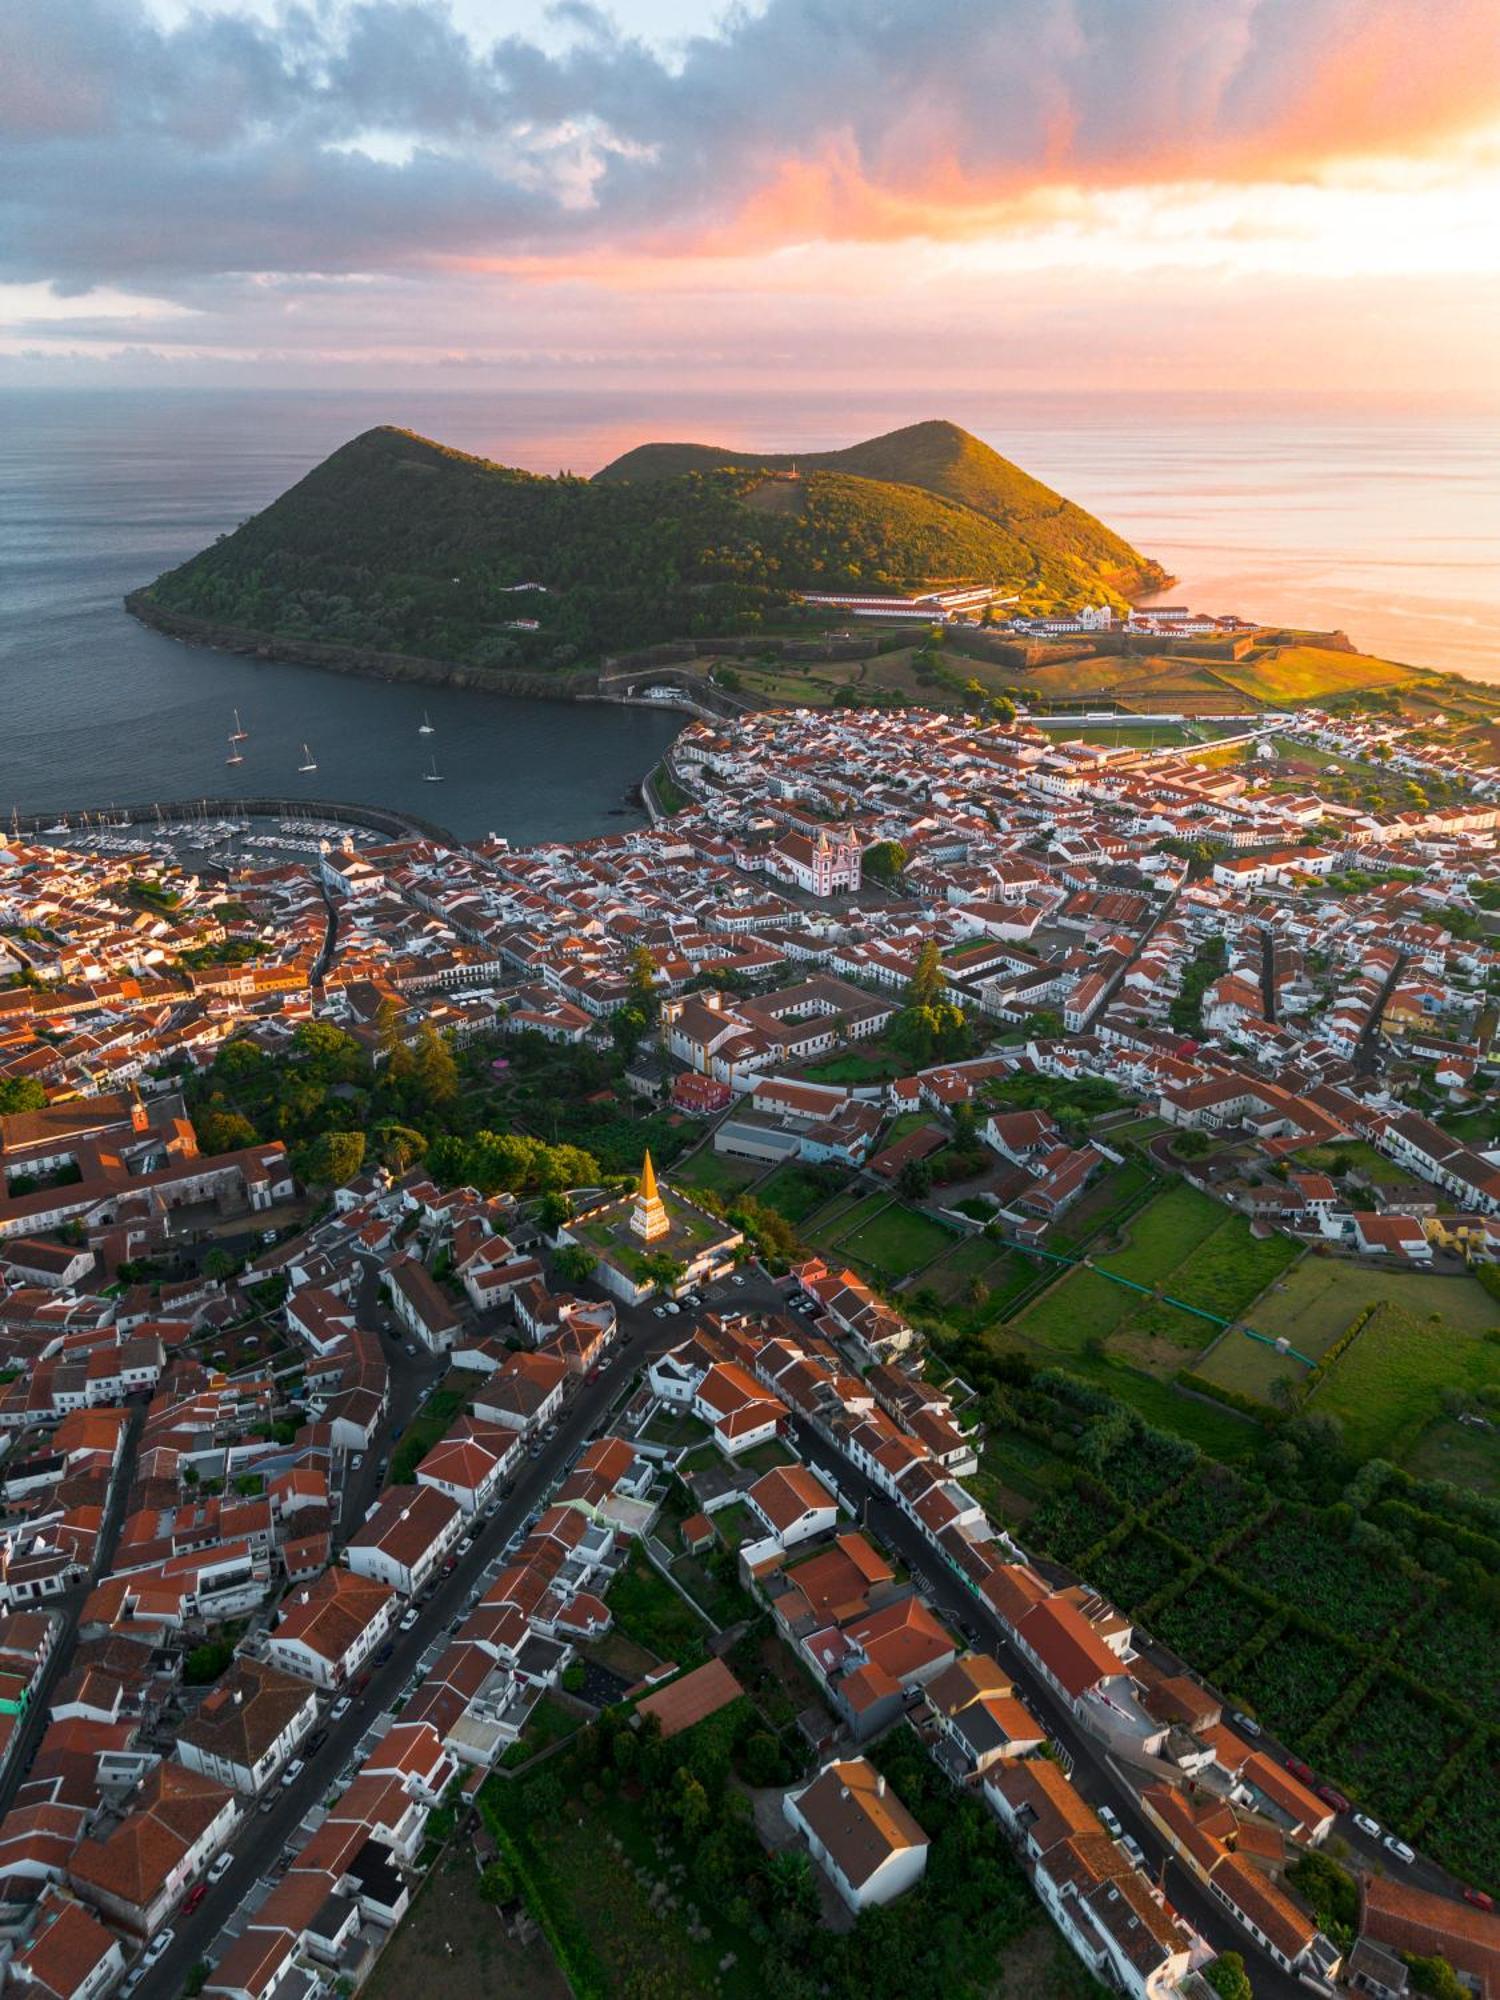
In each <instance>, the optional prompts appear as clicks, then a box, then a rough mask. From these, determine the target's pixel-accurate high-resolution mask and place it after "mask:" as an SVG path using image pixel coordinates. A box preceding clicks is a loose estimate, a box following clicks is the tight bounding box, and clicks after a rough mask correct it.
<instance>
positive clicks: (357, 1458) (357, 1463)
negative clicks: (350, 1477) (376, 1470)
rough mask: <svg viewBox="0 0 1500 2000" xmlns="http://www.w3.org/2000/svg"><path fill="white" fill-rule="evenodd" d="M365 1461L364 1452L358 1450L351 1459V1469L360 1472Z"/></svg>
mask: <svg viewBox="0 0 1500 2000" xmlns="http://www.w3.org/2000/svg"><path fill="white" fill-rule="evenodd" d="M364 1462H365V1455H364V1453H363V1452H362V1451H357V1452H356V1453H355V1454H354V1456H353V1458H351V1459H350V1461H349V1465H350V1468H351V1470H353V1471H355V1472H358V1471H359V1469H360V1467H361V1466H362V1465H363V1464H364Z"/></svg>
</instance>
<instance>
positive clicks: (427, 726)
mask: <svg viewBox="0 0 1500 2000" xmlns="http://www.w3.org/2000/svg"><path fill="white" fill-rule="evenodd" d="M417 734H418V736H431V735H433V734H434V730H433V727H432V723H431V721H430V720H429V719H428V714H427V711H426V709H425V708H424V709H423V710H422V721H421V725H420V727H419V728H418V730H417Z"/></svg>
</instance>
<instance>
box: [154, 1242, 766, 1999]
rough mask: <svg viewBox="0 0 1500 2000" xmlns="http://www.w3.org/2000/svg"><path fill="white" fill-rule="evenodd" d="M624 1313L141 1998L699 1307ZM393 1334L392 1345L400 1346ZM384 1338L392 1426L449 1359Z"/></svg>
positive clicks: (350, 1750) (291, 1828)
mask: <svg viewBox="0 0 1500 2000" xmlns="http://www.w3.org/2000/svg"><path fill="white" fill-rule="evenodd" d="M779 1302H780V1295H779V1294H778V1293H777V1292H776V1291H775V1290H774V1288H772V1287H771V1286H770V1285H769V1284H768V1283H767V1281H766V1280H764V1279H759V1278H756V1277H747V1278H746V1280H745V1282H744V1284H743V1285H742V1286H730V1285H729V1284H728V1283H725V1284H722V1285H717V1286H714V1287H712V1288H711V1289H710V1291H709V1292H708V1294H707V1303H708V1304H709V1305H710V1306H711V1307H719V1308H721V1309H722V1310H724V1311H729V1310H731V1309H745V1308H748V1307H751V1306H754V1307H756V1308H758V1309H760V1310H766V1309H767V1308H769V1307H770V1306H771V1305H773V1304H775V1303H779ZM619 1317H620V1338H619V1340H618V1341H617V1343H616V1345H615V1347H614V1349H613V1350H612V1356H611V1365H610V1366H609V1367H607V1368H606V1369H605V1370H604V1372H603V1373H602V1374H601V1375H600V1377H599V1380H598V1381H597V1382H582V1383H580V1384H579V1385H578V1387H577V1388H576V1389H575V1390H574V1391H573V1393H572V1396H571V1398H570V1400H569V1401H568V1402H567V1403H566V1404H565V1406H564V1410H563V1414H562V1416H561V1417H560V1418H559V1420H558V1428H557V1436H556V1437H555V1438H554V1439H553V1440H552V1442H551V1443H550V1444H547V1445H545V1446H544V1447H543V1449H542V1452H541V1455H540V1456H539V1457H537V1458H530V1457H528V1458H526V1459H524V1460H523V1461H522V1465H521V1470H520V1471H519V1472H518V1474H517V1475H516V1478H515V1482H514V1485H513V1486H512V1488H511V1491H510V1492H509V1493H508V1494H507V1495H506V1497H505V1499H504V1500H503V1501H502V1503H501V1506H500V1508H499V1510H498V1512H497V1513H496V1514H495V1515H494V1517H493V1518H492V1519H491V1520H490V1521H488V1522H486V1523H484V1524H482V1525H481V1527H480V1529H479V1532H478V1533H477V1535H476V1536H475V1542H474V1547H473V1548H472V1549H471V1550H470V1551H469V1553H468V1555H466V1556H464V1557H462V1558H461V1559H460V1561H459V1566H458V1568H457V1570H456V1571H455V1572H454V1574H453V1575H452V1576H449V1577H443V1578H441V1579H440V1580H439V1582H438V1584H437V1586H436V1588H435V1589H434V1590H433V1591H432V1592H431V1594H430V1595H429V1597H428V1598H427V1601H426V1602H425V1604H423V1606H422V1616H421V1619H420V1621H419V1622H418V1624H417V1625H416V1627H415V1628H414V1629H413V1630H412V1631H410V1632H405V1633H397V1634H395V1635H394V1647H395V1650H394V1652H393V1653H392V1656H391V1658H390V1659H389V1660H388V1661H387V1662H386V1664H385V1665H384V1666H383V1667H377V1668H375V1669H374V1670H373V1671H372V1673H371V1677H370V1684H369V1686H368V1688H367V1689H366V1690H365V1692H364V1693H363V1694H362V1695H361V1696H359V1697H358V1698H357V1699H356V1700H355V1702H354V1705H353V1707H352V1708H351V1709H350V1711H349V1713H348V1714H347V1715H346V1716H344V1717H342V1718H341V1720H339V1721H338V1722H332V1721H330V1720H329V1717H328V1713H327V1708H326V1705H325V1707H324V1709H323V1712H322V1713H321V1715H320V1726H322V1727H324V1728H326V1729H327V1731H328V1740H327V1742H326V1743H325V1744H324V1745H323V1746H322V1748H321V1749H320V1750H319V1751H317V1753H316V1754H315V1755H314V1756H312V1757H310V1758H309V1759H308V1760H307V1769H306V1771H305V1772H304V1773H303V1774H302V1776H301V1777H300V1778H299V1779H298V1780H297V1782H296V1783H295V1784H294V1785H292V1786H290V1787H287V1788H285V1789H281V1788H277V1789H273V1791H272V1792H271V1793H270V1794H269V1796H270V1798H271V1800H272V1801H273V1803H272V1806H271V1809H270V1811H268V1812H262V1811H260V1810H259V1808H258V1807H257V1806H255V1805H253V1804H252V1805H251V1806H250V1809H249V1812H248V1814H247V1816H246V1818H245V1819H244V1821H243V1822H242V1824H241V1826H240V1828H239V1831H238V1832H237V1834H236V1836H235V1838H234V1840H233V1842H232V1843H231V1851H232V1852H233V1854H234V1856H235V1865H234V1867H233V1868H231V1869H230V1870H229V1872H228V1874H227V1875H225V1877H224V1879H223V1881H221V1882H218V1883H216V1884H214V1885H213V1887H211V1888H210V1890H209V1892H208V1895H207V1896H206V1897H205V1898H204V1900H203V1902H202V1903H200V1904H199V1906H198V1908H197V1909H196V1910H195V1911H194V1912H193V1913H192V1915H191V1916H187V1917H184V1916H182V1915H181V1913H180V1912H179V1914H178V1915H177V1917H176V1918H175V1919H172V1920H170V1921H171V1926H172V1929H173V1931H174V1933H175V1936H174V1941H173V1944H172V1946H171V1949H170V1950H169V1951H168V1952H166V1953H165V1954H164V1956H163V1957H162V1958H161V1959H160V1960H159V1961H158V1962H157V1964H156V1965H154V1966H153V1967H152V1968H151V1970H150V1971H149V1972H148V1973H147V1975H146V1977H145V1978H144V1979H143V1980H142V1981H141V1983H140V1985H139V1987H138V1988H137V1989H136V1993H137V2000H169V1996H173V1995H176V1994H178V1993H180V1992H181V1990H182V1987H183V1983H184V1981H185V1980H186V1978H187V1975H188V1973H189V1972H190V1971H191V1969H192V1967H193V1966H194V1965H195V1964H197V1962H198V1961H199V1960H200V1959H207V1958H211V1957H216V1956H218V1955H219V1954H220V1953H221V1952H222V1950H223V1940H222V1935H221V1934H222V1932H223V1930H224V1927H225V1925H226V1924H227V1923H228V1922H229V1920H230V1918H231V1917H232V1916H233V1915H234V1913H235V1911H236V1910H237V1909H238V1908H239V1906H240V1904H241V1903H242V1902H243V1901H244V1900H245V1898H246V1896H247V1895H248V1894H249V1893H250V1891H251V1889H252V1888H253V1886H254V1884H255V1883H256V1881H257V1880H258V1879H260V1878H261V1877H263V1876H265V1875H267V1874H268V1873H270V1872H271V1870H272V1869H273V1867H274V1865H275V1863H276V1860H277V1858H278V1856H279V1855H280V1854H281V1852H282V1850H283V1848H285V1847H286V1846H287V1845H288V1843H289V1842H290V1841H291V1840H292V1837H293V1835H294V1834H295V1833H296V1830H297V1826H298V1823H299V1822H300V1820H301V1819H302V1817H303V1816H304V1814H305V1813H306V1812H307V1811H308V1810H309V1808H310V1807H311V1806H313V1805H315V1804H316V1803H317V1802H318V1801H320V1800H322V1799H324V1798H326V1797H327V1795H328V1793H329V1791H330V1790H332V1788H333V1786H334V1784H335V1782H336V1781H337V1779H338V1777H339V1774H340V1772H341V1771H342V1770H343V1768H344V1766H345V1765H346V1764H347V1763H348V1762H349V1761H350V1759H351V1758H352V1757H353V1755H354V1752H355V1750H356V1748H357V1746H358V1744H359V1742H360V1740H361V1738H362V1737H363V1736H364V1734H365V1732H366V1730H367V1729H368V1728H369V1727H370V1725H371V1723H372V1722H374V1720H375V1719H376V1718H377V1717H378V1716H379V1715H380V1713H381V1711H382V1710H384V1709H388V1708H390V1707H391V1705H392V1704H393V1703H394V1702H395V1701H396V1699H397V1698H398V1696H399V1695H400V1694H401V1693H402V1692H403V1690H404V1689H405V1687H406V1684H407V1682H408V1681H409V1680H410V1679H411V1678H412V1676H413V1674H414V1673H415V1672H416V1671H417V1668H418V1665H419V1663H420V1661H421V1660H422V1659H423V1657H424V1656H425V1655H426V1653H427V1652H428V1650H429V1649H430V1648H432V1647H434V1646H440V1645H443V1644H446V1643H447V1639H448V1629H447V1628H448V1626H449V1625H450V1624H451V1623H452V1621H453V1620H454V1619H455V1618H457V1617H458V1616H459V1615H460V1614H461V1613H462V1612H464V1611H465V1610H466V1609H467V1606H468V1600H469V1597H470V1595H471V1593H472V1592H473V1591H474V1590H475V1589H476V1588H477V1587H478V1586H479V1583H480V1578H481V1575H482V1573H483V1571H485V1570H486V1569H488V1568H489V1566H490V1565H491V1564H492V1563H493V1562H494V1560H495V1558H496V1557H497V1556H498V1555H499V1553H500V1551H501V1550H502V1549H503V1547H504V1545H505V1543H506V1542H507V1541H509V1539H510V1537H511V1536H512V1535H513V1534H515V1533H516V1531H517V1530H518V1529H519V1528H520V1527H521V1526H522V1524H523V1523H524V1522H525V1520H526V1519H527V1517H528V1516H529V1515H531V1514H533V1513H535V1512H537V1511H538V1510H539V1509H540V1508H541V1506H542V1505H543V1503H544V1500H545V1497H546V1495H547V1493H548V1491H549V1490H550V1489H551V1488H552V1487H553V1486H554V1485H556V1484H557V1483H558V1482H559V1481H560V1480H561V1478H562V1476H563V1474H564V1473H565V1472H566V1470H567V1468H568V1467H569V1465H570V1464H571V1462H572V1461H573V1459H574V1458H575V1457H576V1456H577V1454H578V1453H579V1451H580V1450H581V1448H582V1447H583V1445H584V1444H586V1443H587V1442H588V1441H589V1439H591V1438H593V1437H595V1436H597V1435H598V1434H599V1433H600V1432H602V1431H603V1430H604V1429H605V1427H606V1422H607V1419H608V1417H609V1415H610V1412H611V1410H612V1408H613V1406H614V1405H615V1404H616V1403H617V1402H623V1401H624V1400H626V1398H627V1395H628V1392H629V1390H630V1389H631V1387H632V1386H633V1384H634V1382H635V1377H636V1375H637V1373H638V1371H639V1370H640V1369H641V1367H642V1366H643V1365H644V1363H645V1362H646V1361H648V1360H650V1359H651V1358H653V1357H654V1356H655V1355H657V1354H660V1353H662V1352H663V1351H664V1350H665V1349H666V1348H668V1347H673V1346H675V1345H676V1344H677V1343H678V1342H679V1341H681V1340H683V1339H685V1338H686V1336H687V1334H688V1332H689V1330H690V1328H691V1327H692V1324H693V1320H692V1316H691V1315H690V1314H688V1313H686V1312H684V1313H683V1314H681V1315H680V1316H677V1317H670V1316H669V1317H665V1318H663V1319H657V1318H656V1316H655V1313H654V1311H653V1310H652V1309H651V1308H649V1307H640V1308H636V1309H628V1308H622V1309H621V1311H620V1316H619ZM365 1323H366V1324H369V1323H370V1322H369V1321H368V1320H367V1321H366V1322H365ZM393 1346H395V1347H396V1348H397V1352H395V1353H394V1354H393V1353H392V1348H393ZM385 1347H386V1352H387V1357H388V1359H390V1360H391V1361H392V1366H393V1369H395V1370H397V1371H398V1374H397V1375H396V1376H393V1382H392V1409H391V1417H390V1421H391V1423H392V1425H393V1426H394V1424H395V1423H396V1422H398V1421H400V1420H399V1418H398V1417H397V1411H398V1410H399V1409H401V1408H402V1407H410V1406H411V1405H412V1404H414V1402H415V1399H416V1396H417V1394H418V1393H419V1391H420V1388H421V1386H422V1384H423V1382H424V1381H427V1380H431V1379H433V1376H434V1372H435V1371H440V1369H441V1366H442V1364H440V1363H436V1362H434V1361H433V1360H432V1358H431V1357H423V1358H422V1359H421V1360H419V1361H413V1360H412V1359H411V1358H410V1357H409V1356H408V1355H407V1354H406V1353H405V1351H404V1346H402V1345H401V1344H400V1343H393V1342H392V1341H390V1340H387V1341H386V1342H385ZM383 1449H384V1447H383V1446H382V1445H378V1444H377V1445H372V1446H371V1448H370V1451H369V1452H367V1453H366V1454H365V1466H364V1468H363V1474H364V1475H368V1476H371V1477H373V1474H374V1470H375V1466H376V1461H377V1460H378V1458H379V1456H380V1455H381V1452H382V1450H383ZM361 1511H362V1509H361Z"/></svg>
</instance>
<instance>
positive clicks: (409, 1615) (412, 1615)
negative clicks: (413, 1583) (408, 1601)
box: [396, 1605, 419, 1632]
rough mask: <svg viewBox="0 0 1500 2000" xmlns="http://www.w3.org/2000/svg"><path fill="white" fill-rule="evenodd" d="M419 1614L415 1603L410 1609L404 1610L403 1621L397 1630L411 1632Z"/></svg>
mask: <svg viewBox="0 0 1500 2000" xmlns="http://www.w3.org/2000/svg"><path fill="white" fill-rule="evenodd" d="M418 1616H419V1613H418V1611H417V1607H416V1606H415V1605H413V1606H412V1607H411V1609H410V1611H403V1612H402V1614H401V1623H400V1624H399V1625H398V1626H397V1628H396V1629H397V1631H398V1632H409V1631H410V1630H411V1628H412V1627H413V1625H415V1624H416V1622H417V1618H418Z"/></svg>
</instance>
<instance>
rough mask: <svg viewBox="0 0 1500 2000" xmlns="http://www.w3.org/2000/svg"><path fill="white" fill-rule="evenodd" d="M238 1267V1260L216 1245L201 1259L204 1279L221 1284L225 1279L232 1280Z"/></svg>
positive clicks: (229, 1252) (230, 1252)
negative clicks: (213, 1280)
mask: <svg viewBox="0 0 1500 2000" xmlns="http://www.w3.org/2000/svg"><path fill="white" fill-rule="evenodd" d="M239 1267H240V1260H239V1258H238V1257H236V1256H235V1255H234V1253H233V1252H232V1251H229V1250H222V1249H220V1248H219V1247H218V1246H217V1245H215V1247H214V1248H213V1249H212V1250H210V1251H209V1253H208V1255H207V1256H206V1257H205V1258H204V1259H203V1275H204V1277H205V1278H213V1279H215V1280H217V1281H219V1282H221V1283H222V1281H223V1280H224V1279H225V1278H232V1277H233V1276H234V1274H235V1272H236V1271H237V1270H238V1269H239Z"/></svg>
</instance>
